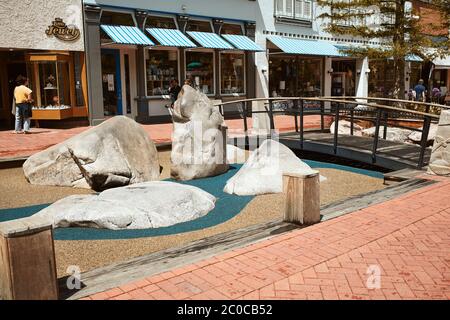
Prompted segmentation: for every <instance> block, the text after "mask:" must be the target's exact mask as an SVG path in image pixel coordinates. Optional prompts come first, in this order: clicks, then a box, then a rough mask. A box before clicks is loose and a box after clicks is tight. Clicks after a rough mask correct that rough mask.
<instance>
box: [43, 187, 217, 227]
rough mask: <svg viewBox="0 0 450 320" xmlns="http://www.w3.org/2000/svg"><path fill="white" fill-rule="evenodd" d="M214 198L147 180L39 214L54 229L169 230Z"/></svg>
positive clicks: (73, 200)
mask: <svg viewBox="0 0 450 320" xmlns="http://www.w3.org/2000/svg"><path fill="white" fill-rule="evenodd" d="M215 201H216V199H215V197H214V196H213V195H211V194H209V193H207V192H205V191H203V190H201V189H199V188H197V187H193V186H189V185H184V184H179V183H175V182H168V181H150V182H143V183H138V184H134V185H130V186H125V187H119V188H114V189H109V190H106V191H103V192H102V193H100V194H98V195H74V196H69V197H66V198H64V199H62V200H59V201H57V202H55V203H54V204H52V205H50V206H49V207H47V208H45V209H43V210H41V211H39V212H38V213H36V215H39V216H42V217H43V218H45V219H48V221H49V222H51V223H53V225H54V227H55V228H58V227H59V228H64V227H89V228H106V229H112V230H121V229H148V228H160V227H168V226H171V225H174V224H177V223H181V222H186V221H190V220H194V219H197V218H200V217H202V216H204V215H206V214H207V213H208V212H210V211H211V210H212V209H214V206H215Z"/></svg>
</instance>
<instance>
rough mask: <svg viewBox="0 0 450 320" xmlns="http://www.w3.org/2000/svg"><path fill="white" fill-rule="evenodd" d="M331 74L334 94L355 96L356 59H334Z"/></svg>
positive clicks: (332, 93)
mask: <svg viewBox="0 0 450 320" xmlns="http://www.w3.org/2000/svg"><path fill="white" fill-rule="evenodd" d="M332 69H333V73H332V75H331V95H332V96H354V95H355V93H356V86H355V85H356V61H355V60H334V61H333V63H332Z"/></svg>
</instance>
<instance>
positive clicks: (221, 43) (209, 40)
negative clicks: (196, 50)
mask: <svg viewBox="0 0 450 320" xmlns="http://www.w3.org/2000/svg"><path fill="white" fill-rule="evenodd" d="M187 34H188V35H189V36H191V37H192V38H193V39H194V40H195V41H197V42H198V43H199V44H200V45H201V46H202V47H203V48H209V49H231V50H232V49H234V48H233V46H232V45H231V44H229V43H228V42H226V41H225V40H223V39H222V38H221V37H220V36H219V35H218V34H216V33H212V32H199V31H188V32H187Z"/></svg>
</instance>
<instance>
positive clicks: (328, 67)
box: [322, 57, 333, 111]
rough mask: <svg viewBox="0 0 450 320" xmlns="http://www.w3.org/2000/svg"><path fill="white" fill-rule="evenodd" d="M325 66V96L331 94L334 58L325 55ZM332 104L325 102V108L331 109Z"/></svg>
mask: <svg viewBox="0 0 450 320" xmlns="http://www.w3.org/2000/svg"><path fill="white" fill-rule="evenodd" d="M324 60H325V61H324V66H323V73H324V81H323V92H322V94H323V95H324V96H325V97H329V96H331V72H330V71H331V70H332V69H333V59H332V58H330V57H325V59H324ZM330 109H331V104H330V103H329V102H325V110H328V111H329V110H330Z"/></svg>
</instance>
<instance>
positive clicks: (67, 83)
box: [26, 53, 73, 120]
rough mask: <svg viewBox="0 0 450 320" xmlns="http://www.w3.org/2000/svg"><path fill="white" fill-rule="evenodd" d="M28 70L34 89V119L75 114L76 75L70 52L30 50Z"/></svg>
mask: <svg viewBox="0 0 450 320" xmlns="http://www.w3.org/2000/svg"><path fill="white" fill-rule="evenodd" d="M26 59H27V73H28V77H29V81H30V88H31V90H33V99H34V105H33V119H34V120H61V119H66V118H70V117H72V105H73V104H72V100H73V97H72V95H73V91H72V90H71V86H72V81H71V79H72V78H73V75H72V68H73V66H72V60H71V56H70V55H69V54H60V53H59V54H51V53H49V54H29V55H27V57H26Z"/></svg>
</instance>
